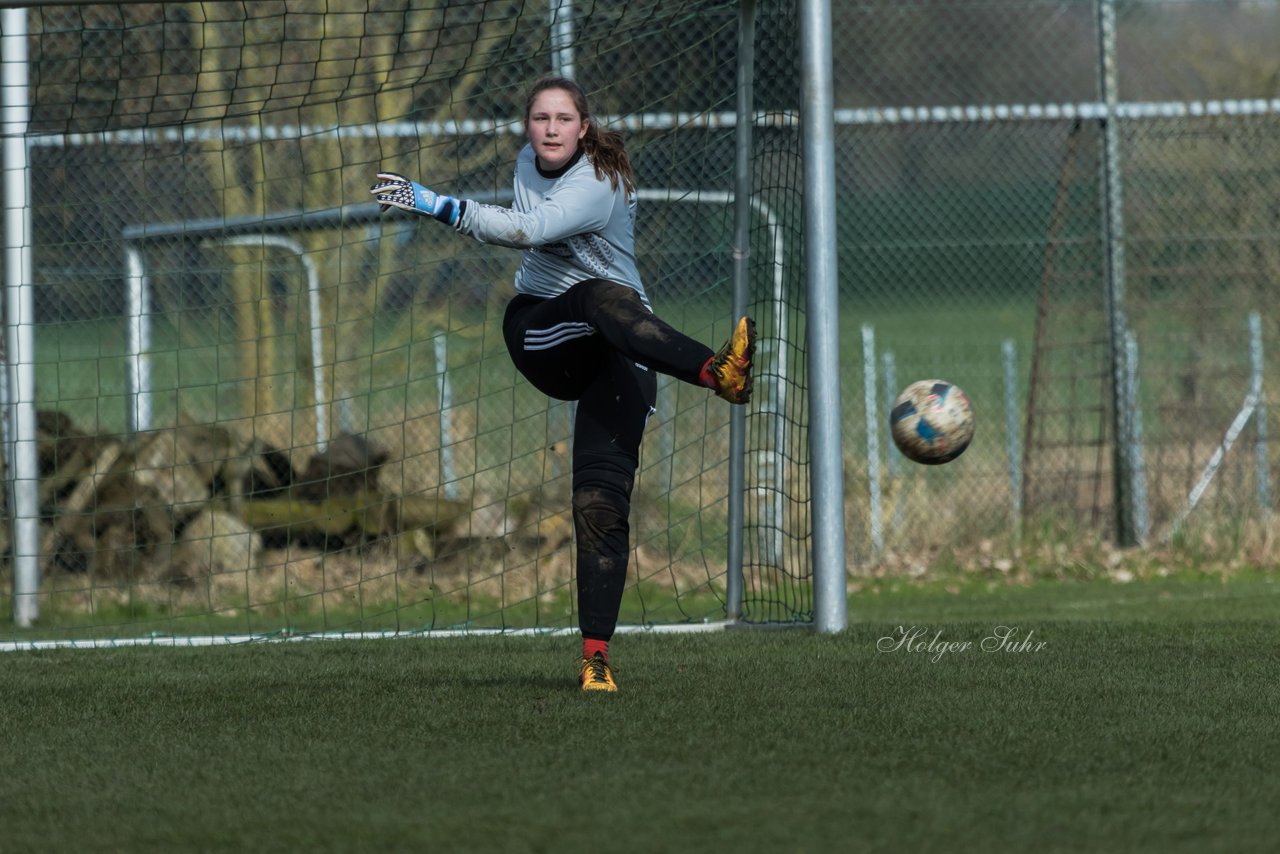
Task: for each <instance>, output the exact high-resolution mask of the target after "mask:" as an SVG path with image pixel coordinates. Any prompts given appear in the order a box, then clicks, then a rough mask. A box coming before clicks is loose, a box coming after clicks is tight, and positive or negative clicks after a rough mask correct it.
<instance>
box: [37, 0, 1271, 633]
mask: <svg viewBox="0 0 1280 854" xmlns="http://www.w3.org/2000/svg"><path fill="white" fill-rule="evenodd" d="M758 7H759V8H758V9H756V14H757V17H758V24H757V29H756V43H755V76H754V80H753V89H754V111H755V114H754V122H753V141H752V150H751V162H752V180H753V184H754V187H755V192H754V195H753V198H752V205H751V224H750V229H749V230H750V247H749V248H750V255H749V257H750V259H751V263H750V283H749V287H750V306H751V311H752V313H753V314H754V315H755V316H756V318H757V321H758V322H759V324H760V329H761V333H762V336H761V350H760V356H759V359H758V364H757V372H758V381H757V389H758V391H757V397H756V403H755V406H754V407H753V409H752V412H751V414H750V415H749V417H748V420H747V430H748V436H747V448H748V461H747V486H748V492H749V500H748V502H747V510H746V513H747V518H746V520H745V524H746V526H747V537H746V563H747V565H746V567H745V573H746V579H745V580H746V585H745V586H746V601H745V602H744V610H745V612H746V615H747V616H748V618H751V619H766V620H779V619H780V620H791V619H804V618H806V617H807V616H809V615H810V614H811V612H812V604H811V590H810V568H809V546H810V539H809V538H810V530H809V526H810V521H809V519H810V516H809V506H808V498H807V496H808V465H809V460H808V451H807V445H806V442H805V438H804V436H805V430H806V429H807V425H808V416H807V413H806V396H807V395H806V391H807V389H808V388H810V387H811V384H812V383H823V382H832V381H834V379H835V378H830V377H807V376H806V371H805V343H804V335H805V332H804V329H805V325H804V316H803V307H802V297H801V295H802V293H803V281H804V270H803V264H802V259H801V239H800V233H801V225H802V224H801V218H802V210H801V200H802V192H801V185H802V177H801V168H800V157H799V151H800V144H799V142H800V141H799V138H798V137H799V132H798V123H797V122H796V120H795V119H796V116H797V115H798V112H799V109H800V106H799V82H798V73H797V68H796V50H797V44H798V39H797V37H796V26H795V22H794V20H793V15H794V9H793V6H792V4H790V3H773V2H770V3H761V4H758ZM832 12H833V18H834V24H835V26H834V34H833V42H834V58H835V67H834V95H835V104H836V108H837V112H836V116H835V120H836V130H837V137H836V147H837V163H836V176H837V181H838V186H837V199H838V218H839V221H838V223H837V226H838V233H839V245H838V246H837V252H838V261H839V270H840V274H841V282H840V288H841V318H840V322H841V331H842V344H841V348H842V349H841V354H842V362H841V363H842V366H843V369H842V373H841V376H840V377H839V381H840V382H841V384H842V387H843V394H842V397H843V401H844V406H845V413H844V423H845V431H844V446H845V456H846V488H847V496H848V501H847V514H846V517H847V537H846V540H847V543H848V547H849V563H850V565H851V567H852V568H853V569H854V570H855V571H862V570H863V569H864V568H866V567H879V566H883V565H884V564H885V563H892V562H895V561H897V562H902V561H903V560H906V561H907V562H908V563H909V565H911V566H913V567H918V568H919V569H920V570H921V571H924V570H927V567H928V566H929V565H930V563H931V562H932V561H934V560H936V559H938V558H939V556H940V555H941V556H942V557H945V554H944V552H945V550H946V549H949V548H950V549H969V548H974V549H978V550H979V551H984V550H986V551H988V552H989V548H990V544H991V543H992V542H1004V541H1008V542H1017V541H1019V540H1020V539H1025V538H1026V537H1027V536H1028V535H1029V534H1032V535H1035V534H1047V535H1049V536H1050V537H1063V536H1066V537H1085V538H1096V537H1103V538H1110V539H1114V540H1118V541H1123V540H1125V539H1126V537H1131V536H1133V535H1134V534H1137V535H1138V536H1139V537H1141V538H1145V539H1146V541H1148V542H1164V541H1168V540H1169V539H1171V538H1174V537H1176V536H1186V532H1188V531H1190V530H1193V529H1194V528H1195V527H1196V526H1203V527H1204V528H1205V529H1206V533H1205V537H1206V539H1208V538H1209V537H1211V536H1217V535H1218V534H1217V532H1218V531H1220V530H1221V529H1224V528H1226V529H1231V530H1234V531H1235V532H1236V534H1235V535H1236V536H1238V534H1239V531H1240V530H1241V520H1244V524H1246V525H1247V524H1250V523H1251V521H1252V520H1254V519H1257V518H1259V517H1260V516H1261V515H1262V514H1260V513H1259V512H1258V511H1259V508H1261V509H1262V510H1265V509H1266V508H1267V507H1269V503H1270V500H1271V498H1270V493H1271V490H1270V483H1271V481H1272V477H1271V469H1272V467H1273V462H1272V459H1271V457H1272V455H1271V454H1270V451H1269V445H1268V444H1267V441H1266V438H1267V435H1266V422H1265V406H1264V405H1263V403H1264V401H1265V399H1266V394H1265V389H1266V386H1267V376H1268V375H1269V370H1268V366H1269V365H1270V364H1272V363H1273V359H1272V357H1271V351H1272V350H1273V349H1274V347H1268V346H1266V345H1267V343H1268V342H1269V341H1271V340H1272V339H1273V338H1274V328H1275V320H1274V318H1273V317H1271V316H1270V315H1269V313H1268V312H1267V311H1266V302H1265V300H1266V295H1267V294H1268V293H1269V290H1268V289H1269V288H1270V287H1271V286H1272V283H1273V280H1274V278H1275V275H1276V268H1277V266H1278V264H1280V260H1278V259H1277V257H1276V250H1275V243H1276V241H1275V237H1276V235H1275V232H1276V230H1277V225H1276V222H1277V215H1276V201H1275V200H1276V198H1278V197H1280V196H1278V195H1277V193H1276V190H1277V189H1280V188H1277V187H1276V186H1275V184H1276V178H1275V175H1276V169H1275V168H1274V167H1275V165H1276V164H1275V163H1274V161H1275V159H1276V157H1277V154H1276V151H1277V150H1280V149H1278V148H1277V146H1276V145H1275V144H1274V143H1275V136H1276V130H1277V117H1278V116H1280V100H1278V97H1280V93H1278V92H1277V91H1276V85H1277V84H1276V79H1277V75H1276V72H1275V60H1274V58H1273V57H1272V53H1273V47H1274V45H1275V44H1277V43H1280V9H1278V8H1277V4H1275V3H1272V2H1252V3H1248V2H1246V3H1225V2H1180V3H1157V2H1119V3H1111V2H1105V0H1074V2H1053V3H1041V2H1014V0H1002V2H983V3H977V2H932V0H931V2H916V3H897V2H872V3H859V4H850V3H844V2H833V3H832ZM740 13H741V8H740V7H739V4H737V3H734V2H723V3H712V4H707V3H688V2H684V3H679V2H664V1H663V0H648V2H642V3H629V4H617V5H615V4H597V3H565V2H563V0H551V2H546V0H529V2H516V1H515V0H491V2H483V3H470V2H456V0H455V1H454V2H446V0H439V2H421V3H419V2H413V3H409V4H403V3H400V4H393V3H383V2H374V0H369V2H365V3H361V4H356V5H351V4H345V3H344V4H334V3H326V2H324V0H314V2H311V1H310V0H308V2H304V3H301V4H296V3H290V4H285V3H276V2H268V3H256V4H239V3H203V4H190V3H150V4H146V3H136V4H135V3H128V4H112V5H99V6H63V5H56V6H47V7H40V8H36V9H33V10H32V11H31V12H30V14H29V17H28V19H27V20H28V26H29V30H30V37H29V38H28V40H27V41H28V45H29V51H30V61H29V66H30V72H31V93H32V123H31V134H30V135H29V137H28V152H29V155H30V168H31V175H32V186H33V190H34V197H33V208H32V214H33V218H34V238H35V239H34V246H33V247H32V249H33V262H34V265H33V266H34V275H35V280H36V282H37V284H38V291H37V294H36V301H35V310H36V324H37V326H36V332H37V335H36V346H37V351H36V361H37V375H38V383H37V403H38V405H39V407H40V408H41V410H42V413H41V420H40V426H41V460H40V463H41V478H42V479H41V487H40V490H41V493H40V500H41V508H42V512H43V513H44V514H45V519H44V527H43V528H42V537H43V542H42V545H43V546H44V548H43V550H42V561H43V562H44V563H43V568H44V569H45V570H46V572H45V578H46V588H45V592H44V594H42V595H45V596H46V602H45V612H46V613H52V614H61V615H62V617H60V619H64V623H63V625H64V626H71V625H76V624H77V623H80V622H83V621H84V620H85V619H88V618H86V617H85V615H86V614H93V615H94V616H93V618H92V619H95V620H98V621H104V620H105V621H106V622H108V623H111V622H112V621H113V620H114V621H115V622H114V624H116V625H129V626H134V627H136V626H138V625H139V622H142V623H146V622H147V621H148V620H150V621H152V622H153V623H159V624H162V625H159V626H158V628H159V629H161V630H165V629H167V628H168V627H170V626H174V627H176V628H183V629H185V628H186V627H188V626H189V625H191V623H189V622H188V623H182V621H183V620H194V621H203V622H201V625H205V624H207V625H208V626H209V627H210V628H211V629H218V628H221V629H226V628H227V627H228V626H232V625H240V626H242V627H244V628H247V629H252V630H258V629H262V628H273V627H279V626H282V625H310V626H315V625H320V626H324V627H327V628H335V627H339V628H340V627H344V626H359V627H362V628H377V627H385V626H395V627H404V626H433V627H440V626H442V625H452V624H455V623H458V624H462V625H467V626H485V625H487V626H495V625H500V626H512V625H534V626H538V627H555V626H561V625H569V624H571V622H572V609H573V603H572V601H571V599H572V597H571V596H570V594H569V590H570V586H569V580H570V575H571V567H570V560H571V547H570V545H569V532H570V527H569V525H568V523H567V513H566V511H567V498H568V480H567V478H568V464H567V456H566V453H567V448H568V441H569V438H570V437H569V432H570V424H571V407H569V406H568V405H565V404H560V403H549V402H548V401H546V400H545V399H544V398H542V397H541V396H539V395H537V394H534V393H533V392H532V391H531V390H530V389H529V388H528V387H527V386H526V385H525V384H523V383H522V382H520V381H518V378H517V377H516V375H515V372H514V369H513V368H512V367H511V365H510V363H509V360H508V359H507V358H506V354H505V352H504V350H503V345H502V340H501V335H500V332H499V330H498V327H497V323H498V318H499V316H500V312H501V309H502V305H503V303H504V301H505V297H506V296H507V295H508V293H509V288H510V285H509V282H510V279H511V274H512V269H513V265H514V262H515V257H514V255H513V253H510V252H507V251H505V250H495V249H492V248H487V247H483V246H480V245H478V244H474V243H472V242H470V241H464V240H459V239H457V238H456V236H454V235H450V234H448V233H446V232H444V231H442V230H441V229H439V228H436V227H435V224H434V223H430V222H418V221H409V220H407V219H396V218H391V217H381V216H378V215H377V214H376V212H373V211H370V209H369V208H370V203H369V201H368V196H367V188H368V185H369V183H370V181H371V177H372V174H373V173H374V172H376V171H377V170H379V169H383V168H393V169H394V170H395V171H399V172H404V173H408V174H412V175H413V176H414V177H415V178H418V179H419V180H422V181H423V182H424V183H427V184H428V185H433V186H436V187H439V188H441V189H447V190H450V191H454V192H457V193H458V194H461V195H470V196H472V197H475V198H478V199H485V200H492V201H495V202H499V203H501V202H502V201H503V200H504V199H505V198H506V195H505V194H506V193H507V192H508V186H509V180H510V170H511V165H512V163H513V161H514V158H515V155H516V152H517V151H518V150H519V147H520V145H521V128H520V120H519V117H520V115H521V113H522V110H523V97H524V93H525V91H526V89H527V87H528V84H529V83H530V82H531V81H532V80H534V79H536V78H537V77H538V76H540V75H542V74H544V73H546V72H548V71H552V70H558V71H561V72H564V73H568V74H570V75H572V76H575V77H577V78H578V79H580V80H582V81H583V82H584V83H585V84H586V86H587V88H588V90H589V91H590V93H591V95H592V97H593V99H594V107H595V110H596V113H597V115H598V116H599V117H601V120H602V121H603V122H604V123H605V124H608V125H610V126H611V127H615V128H617V129H620V130H622V131H624V133H625V134H626V135H627V138H628V144H629V148H630V150H631V152H632V156H633V160H634V163H635V165H636V168H637V171H638V173H639V177H640V185H641V188H642V196H643V198H642V202H641V215H640V219H639V221H638V225H637V232H638V233H637V239H638V242H639V244H640V245H641V247H643V248H642V250H641V258H640V262H641V265H642V273H643V275H644V277H645V279H646V282H647V283H648V286H649V291H650V294H651V297H652V299H653V303H654V305H655V308H656V309H657V311H658V312H659V313H660V314H661V315H662V316H664V317H665V318H667V319H668V320H671V321H672V322H674V323H675V324H676V325H678V326H680V327H681V328H682V329H684V330H685V331H686V332H688V333H690V334H692V335H694V336H695V337H698V338H700V339H702V340H705V341H707V342H709V343H714V342H717V341H718V340H720V339H721V338H722V337H723V336H724V335H725V334H727V332H728V324H729V321H730V318H729V306H730V303H731V284H732V283H731V280H732V272H731V268H732V257H733V254H734V245H733V244H734V240H733V232H734V221H733V205H732V204H731V201H730V200H731V199H732V197H733V193H734V190H735V184H734V161H735V145H736V133H737V127H736V121H735V116H734V108H735V98H736V92H735V87H736V75H737V72H738V65H737V58H738V41H737V40H738V25H739V15H740ZM927 377H944V378H946V379H949V380H951V381H953V382H955V383H957V384H958V385H960V386H961V387H962V388H964V389H965V390H966V391H967V392H968V393H969V395H970V396H971V398H972V399H973V400H974V403H975V405H976V408H977V411H978V419H979V428H978V436H977V439H976V441H975V443H974V445H973V446H972V447H971V448H970V450H969V451H968V452H967V453H966V454H965V455H964V456H963V457H961V458H960V459H959V460H957V461H956V462H953V463H951V464H948V465H947V466H943V467H939V468H924V467H919V466H915V465H913V464H910V463H908V462H907V461H906V460H905V459H903V458H901V457H899V456H897V455H896V453H895V452H892V449H891V445H890V443H889V440H888V436H887V424H886V418H885V414H886V413H887V411H888V408H889V398H890V397H891V396H892V395H893V394H895V393H896V391H897V390H898V389H900V388H902V387H904V386H905V385H907V384H908V383H909V382H911V381H913V380H916V379H922V378H927ZM727 424H728V413H727V411H726V410H725V408H724V407H722V406H716V405H714V403H710V404H709V402H708V400H707V396H706V395H705V393H701V392H698V391H697V390H695V389H691V388H685V387H681V386H677V385H675V384H671V383H664V384H663V385H662V386H661V389H660V400H659V411H658V413H657V415H656V416H655V418H654V420H653V422H652V425H651V430H650V435H649V438H648V440H647V443H646V445H645V449H644V458H643V461H642V468H641V473H640V479H639V482H638V486H637V501H636V514H635V518H634V521H635V530H634V539H635V544H636V550H635V553H634V565H635V574H634V579H635V580H634V583H633V584H632V585H631V587H630V590H629V593H628V597H629V598H628V604H627V606H626V608H627V609H628V610H626V611H624V617H629V618H631V619H638V620H643V621H657V622H662V621H668V620H684V619H690V618H693V619H698V618H703V617H707V616H714V615H715V614H716V613H717V612H718V611H719V610H721V609H722V606H723V598H724V591H725V581H726V578H725V572H726V569H725V567H726V560H727V555H726V551H725V545H724V544H725V540H726V535H727V531H726V525H727V522H726V521H725V520H726V518H727V513H726V511H725V506H726V503H727V488H728V487H727V483H728V481H727V477H728V475H727V468H728V466H727V456H728V439H727V432H728V431H727ZM139 428H141V432H135V431H137V430H139ZM1117 431H1119V435H1121V437H1122V438H1121V441H1119V442H1117V441H1116V439H1115V436H1116V435H1117ZM95 472H96V474H95ZM86 484H87V485H86ZM1220 539H1221V537H1219V540H1220ZM222 545H228V546H229V548H227V549H223V548H221V546H222ZM113 609H114V610H113ZM112 614H114V616H110V615H112ZM179 623H182V624H181V625H178V624H179Z"/></svg>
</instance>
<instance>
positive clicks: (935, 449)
mask: <svg viewBox="0 0 1280 854" xmlns="http://www.w3.org/2000/svg"><path fill="white" fill-rule="evenodd" d="M889 430H890V431H891V432H892V434H893V443H894V444H895V445H897V446H898V450H899V451H902V453H903V454H904V455H905V456H906V457H907V458H908V459H911V460H915V461H916V462H918V463H923V464H924V465H927V466H938V465H942V464H943V463H949V462H951V461H952V460H954V459H955V458H956V457H958V456H960V455H961V454H963V453H964V449H965V448H967V447H969V443H970V442H971V441H973V405H972V404H971V403H969V397H968V395H966V394H965V393H964V392H963V391H961V390H960V387H959V386H957V385H953V384H952V383H949V382H947V381H946V380H920V381H919V382H914V383H912V384H911V385H909V386H907V387H906V388H905V389H903V391H902V394H900V395H898V399H897V400H895V401H894V402H893V411H891V412H890V413H889Z"/></svg>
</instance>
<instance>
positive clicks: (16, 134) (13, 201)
mask: <svg viewBox="0 0 1280 854" xmlns="http://www.w3.org/2000/svg"><path fill="white" fill-rule="evenodd" d="M0 33H3V35H2V36H0V39H2V44H0V62H2V63H3V72H0V77H2V79H0V110H2V111H3V134H4V142H3V145H4V181H3V185H4V189H3V192H4V281H5V336H6V337H5V340H6V343H7V347H6V349H7V351H8V353H7V356H8V365H7V369H8V378H7V379H8V383H9V392H10V393H11V394H12V396H13V398H12V410H11V413H10V426H11V428H12V431H13V432H12V438H13V448H12V450H13V456H12V458H11V464H12V470H11V475H10V478H11V483H12V497H13V504H12V505H11V512H12V520H13V622H14V624H15V625H17V626H20V627H23V628H26V627H28V626H31V625H32V624H33V623H35V621H36V618H37V617H38V616H39V615H40V600H39V593H40V490H39V486H40V482H39V477H40V473H39V467H38V463H37V453H36V364H35V358H36V357H35V343H36V336H35V290H34V285H33V283H32V281H31V279H32V270H33V266H32V259H31V238H32V227H31V204H30V199H31V173H30V169H29V165H28V162H27V153H28V152H27V129H28V125H29V123H30V121H31V100H30V92H29V90H28V82H29V71H28V68H27V10H26V9H6V10H4V11H3V13H0Z"/></svg>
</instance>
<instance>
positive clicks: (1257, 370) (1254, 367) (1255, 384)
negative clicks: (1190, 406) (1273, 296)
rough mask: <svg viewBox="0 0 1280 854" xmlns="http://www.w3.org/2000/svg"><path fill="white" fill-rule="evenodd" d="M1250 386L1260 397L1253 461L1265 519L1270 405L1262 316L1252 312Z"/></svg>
mask: <svg viewBox="0 0 1280 854" xmlns="http://www.w3.org/2000/svg"><path fill="white" fill-rule="evenodd" d="M1249 370H1250V382H1249V388H1250V390H1251V391H1252V392H1253V395H1254V397H1255V399H1256V400H1257V406H1256V408H1255V409H1254V410H1253V428H1254V431H1255V432H1254V445H1253V460H1254V465H1255V466H1256V467H1257V481H1258V482H1257V490H1256V492H1257V496H1258V509H1259V510H1260V511H1262V517H1263V519H1265V518H1266V517H1267V514H1268V513H1270V512H1271V461H1270V459H1269V458H1268V455H1267V404H1266V392H1265V391H1264V389H1263V386H1262V315H1260V314H1258V312H1256V311H1251V312H1249Z"/></svg>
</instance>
